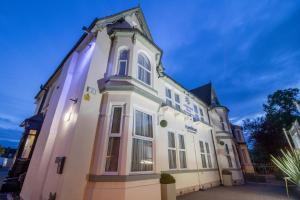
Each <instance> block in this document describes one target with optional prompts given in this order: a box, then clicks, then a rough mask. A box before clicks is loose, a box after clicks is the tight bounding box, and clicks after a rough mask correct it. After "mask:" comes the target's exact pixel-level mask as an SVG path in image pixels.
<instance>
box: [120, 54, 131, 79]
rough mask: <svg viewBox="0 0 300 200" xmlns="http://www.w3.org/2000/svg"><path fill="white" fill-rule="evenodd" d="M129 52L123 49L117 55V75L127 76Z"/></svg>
mask: <svg viewBox="0 0 300 200" xmlns="http://www.w3.org/2000/svg"><path fill="white" fill-rule="evenodd" d="M128 56H129V50H128V49H123V50H121V51H120V54H119V61H118V75H119V76H125V75H126V74H127V66H128Z"/></svg>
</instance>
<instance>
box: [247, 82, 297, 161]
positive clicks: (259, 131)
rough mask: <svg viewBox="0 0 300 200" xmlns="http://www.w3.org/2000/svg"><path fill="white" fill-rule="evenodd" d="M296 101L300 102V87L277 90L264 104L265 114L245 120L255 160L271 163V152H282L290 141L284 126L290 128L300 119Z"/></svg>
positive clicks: (275, 153) (276, 153) (274, 153)
mask: <svg viewBox="0 0 300 200" xmlns="http://www.w3.org/2000/svg"><path fill="white" fill-rule="evenodd" d="M295 102H298V103H300V100H299V89H297V88H290V89H286V90H277V91H276V92H274V93H273V94H271V95H269V96H268V99H267V102H266V103H265V104H263V109H264V116H263V117H260V118H257V119H252V120H250V119H247V120H245V121H244V125H243V127H244V130H245V131H246V133H248V135H249V139H250V144H251V145H250V146H252V151H251V153H252V155H253V159H254V162H258V163H269V162H270V154H272V155H274V156H276V155H278V154H280V149H282V148H287V147H288V143H287V140H286V138H285V136H284V133H283V128H285V129H289V128H290V126H291V125H292V123H293V122H294V121H295V120H296V119H299V116H300V113H299V111H298V110H297V108H296V105H295Z"/></svg>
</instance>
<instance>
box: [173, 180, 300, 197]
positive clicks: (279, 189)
mask: <svg viewBox="0 0 300 200" xmlns="http://www.w3.org/2000/svg"><path fill="white" fill-rule="evenodd" d="M290 189H291V188H290ZM290 193H291V194H290V198H287V195H286V191H285V187H284V186H283V185H270V184H257V183H248V184H246V185H242V186H233V187H222V186H220V187H216V188H212V189H209V190H206V191H199V192H193V193H190V194H186V195H183V196H180V197H177V200H277V199H278V200H279V199H280V200H285V199H289V200H291V199H300V196H298V197H296V194H295V192H293V191H290Z"/></svg>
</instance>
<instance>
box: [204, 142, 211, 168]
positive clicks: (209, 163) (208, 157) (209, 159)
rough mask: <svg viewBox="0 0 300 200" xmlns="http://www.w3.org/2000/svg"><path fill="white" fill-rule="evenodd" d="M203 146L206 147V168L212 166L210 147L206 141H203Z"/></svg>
mask: <svg viewBox="0 0 300 200" xmlns="http://www.w3.org/2000/svg"><path fill="white" fill-rule="evenodd" d="M205 147H206V156H207V164H208V168H212V162H211V155H210V148H209V144H208V143H207V142H205Z"/></svg>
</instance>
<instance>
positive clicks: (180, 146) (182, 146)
mask: <svg viewBox="0 0 300 200" xmlns="http://www.w3.org/2000/svg"><path fill="white" fill-rule="evenodd" d="M178 137H179V149H185V144H184V137H183V135H178Z"/></svg>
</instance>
